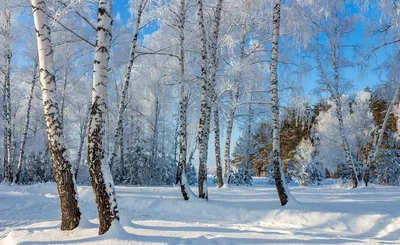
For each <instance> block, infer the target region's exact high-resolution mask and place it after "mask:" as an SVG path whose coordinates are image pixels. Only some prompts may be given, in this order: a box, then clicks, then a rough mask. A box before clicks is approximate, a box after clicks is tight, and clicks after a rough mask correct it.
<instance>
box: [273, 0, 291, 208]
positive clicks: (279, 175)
mask: <svg viewBox="0 0 400 245" xmlns="http://www.w3.org/2000/svg"><path fill="white" fill-rule="evenodd" d="M281 3H282V0H277V1H276V2H275V5H274V13H273V22H272V32H273V36H272V54H271V65H270V73H271V74H270V80H271V101H272V162H273V165H274V177H275V184H276V189H277V191H278V196H279V199H280V201H281V204H282V206H285V205H286V204H287V203H288V202H289V193H288V192H289V190H288V189H287V187H286V182H285V176H284V175H283V171H282V162H281V152H280V143H281V142H280V123H279V101H278V41H279V25H280V18H281V14H280V12H281Z"/></svg>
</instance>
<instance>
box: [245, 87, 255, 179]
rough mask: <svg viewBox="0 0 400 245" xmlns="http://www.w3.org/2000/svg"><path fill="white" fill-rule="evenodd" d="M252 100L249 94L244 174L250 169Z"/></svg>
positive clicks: (251, 95)
mask: <svg viewBox="0 0 400 245" xmlns="http://www.w3.org/2000/svg"><path fill="white" fill-rule="evenodd" d="M252 100H253V94H250V103H249V117H248V118H247V140H246V157H245V162H246V174H248V172H249V171H250V169H251V155H250V154H251V151H250V148H251V122H252V115H253V112H252V111H253V108H252V103H251V101H252Z"/></svg>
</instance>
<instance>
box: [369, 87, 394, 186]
mask: <svg viewBox="0 0 400 245" xmlns="http://www.w3.org/2000/svg"><path fill="white" fill-rule="evenodd" d="M399 90H400V84H399V85H398V86H397V88H396V91H395V93H394V94H393V98H392V100H391V102H390V104H389V106H388V108H387V110H386V115H385V119H384V120H383V123H382V127H381V129H380V133H379V137H378V138H376V136H375V137H374V138H375V139H374V143H373V145H372V148H371V150H370V152H369V154H368V158H367V162H366V164H365V167H364V182H365V186H368V183H369V180H370V175H371V165H372V164H374V163H375V161H376V157H377V156H378V153H379V148H380V146H381V144H382V141H383V136H384V135H385V131H386V126H387V123H388V121H389V117H390V114H391V111H392V107H393V105H394V104H395V103H396V101H397V99H398V97H399V92H400V91H399Z"/></svg>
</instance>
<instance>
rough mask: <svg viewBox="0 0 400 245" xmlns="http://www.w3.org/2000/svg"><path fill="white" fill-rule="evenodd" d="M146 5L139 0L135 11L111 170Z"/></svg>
mask: <svg viewBox="0 0 400 245" xmlns="http://www.w3.org/2000/svg"><path fill="white" fill-rule="evenodd" d="M146 3H147V1H144V0H140V2H139V6H138V9H137V17H136V23H135V29H134V31H133V38H132V41H131V47H130V55H129V62H128V66H127V67H126V71H125V77H124V83H123V86H122V91H121V98H120V101H119V106H118V115H117V128H116V129H115V134H114V140H113V143H112V146H111V152H110V153H109V158H108V164H109V165H110V168H112V166H113V164H114V160H115V157H116V156H117V150H118V144H119V142H121V139H120V138H121V137H122V133H121V132H122V120H123V116H124V111H125V108H126V105H125V103H126V102H125V101H126V94H127V92H128V88H129V83H130V80H131V73H132V67H133V62H134V60H135V52H136V45H137V40H138V37H139V31H140V23H141V20H142V13H143V10H144V8H145V7H146Z"/></svg>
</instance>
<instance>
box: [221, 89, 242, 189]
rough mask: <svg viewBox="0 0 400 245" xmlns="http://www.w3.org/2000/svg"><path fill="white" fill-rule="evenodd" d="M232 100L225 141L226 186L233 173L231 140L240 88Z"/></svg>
mask: <svg viewBox="0 0 400 245" xmlns="http://www.w3.org/2000/svg"><path fill="white" fill-rule="evenodd" d="M233 97H234V98H232V105H231V110H230V112H229V117H228V126H227V128H226V140H225V153H224V164H225V173H224V177H225V185H229V184H230V171H231V159H230V157H231V139H232V129H233V121H234V119H235V112H236V107H237V102H238V100H239V88H237V90H236V92H235V95H234V96H233Z"/></svg>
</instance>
